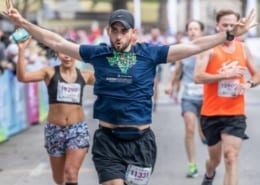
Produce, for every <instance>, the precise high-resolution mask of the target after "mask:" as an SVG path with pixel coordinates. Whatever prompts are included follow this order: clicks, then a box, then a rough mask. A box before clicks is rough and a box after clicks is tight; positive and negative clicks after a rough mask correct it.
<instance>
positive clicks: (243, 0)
mask: <svg viewBox="0 0 260 185" xmlns="http://www.w3.org/2000/svg"><path fill="white" fill-rule="evenodd" d="M240 1H241V12H242V14H241V16H242V17H244V16H245V15H246V1H247V0H240Z"/></svg>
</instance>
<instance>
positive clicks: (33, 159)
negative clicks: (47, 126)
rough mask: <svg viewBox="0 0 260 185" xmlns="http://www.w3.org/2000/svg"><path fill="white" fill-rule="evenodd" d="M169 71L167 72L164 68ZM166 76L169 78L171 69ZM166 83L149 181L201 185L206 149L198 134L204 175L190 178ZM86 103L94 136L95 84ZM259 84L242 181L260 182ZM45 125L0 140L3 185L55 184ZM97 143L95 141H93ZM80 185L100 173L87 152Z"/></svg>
mask: <svg viewBox="0 0 260 185" xmlns="http://www.w3.org/2000/svg"><path fill="white" fill-rule="evenodd" d="M164 70H167V68H166V67H165V68H164ZM165 74H166V75H165V76H164V77H163V78H164V79H167V73H165ZM163 88H164V84H163V83H162V84H160V99H159V105H158V109H157V111H156V112H155V113H154V114H153V124H152V128H153V130H154V132H155V134H156V138H157V145H158V157H157V163H156V167H155V171H154V173H153V175H152V178H151V180H150V183H149V185H159V184H160V185H200V182H201V179H202V178H203V174H204V172H205V169H204V163H205V159H206V158H207V149H206V146H205V145H203V144H202V143H201V141H200V139H199V136H198V134H196V158H197V165H198V169H199V173H200V175H199V177H197V178H195V179H187V178H186V177H185V174H186V171H187V160H186V155H185V149H184V141H183V138H184V125H183V120H182V118H181V116H180V107H179V105H176V104H174V103H173V100H171V99H170V98H169V97H168V96H166V95H164V93H163ZM86 92H87V93H86V95H85V96H86V97H87V104H86V106H85V110H86V115H87V120H88V124H89V128H90V133H91V134H92V136H93V133H94V130H95V129H96V128H97V120H93V119H92V118H91V117H92V111H91V110H92V103H93V99H94V98H95V97H94V96H93V95H91V94H92V88H88V89H86ZM259 93H260V87H257V88H255V89H250V91H248V92H247V105H246V106H247V116H248V118H247V122H248V129H247V134H248V135H249V136H250V139H249V140H247V141H245V142H244V143H243V146H242V148H241V153H240V157H239V166H240V175H239V176H240V177H239V179H240V183H239V184H240V185H260V176H259V174H260V168H258V167H259V160H258V156H260V148H259V146H260V134H259V133H260V131H259V128H260V127H259V123H260V122H259V120H260V114H259V110H260V99H259ZM43 127H44V123H42V124H39V125H36V126H33V127H30V128H29V129H27V130H25V131H24V132H22V133H19V134H17V135H16V136H13V137H11V138H10V140H9V141H7V142H5V143H2V144H0V169H1V170H0V185H5V184H6V185H35V184H36V185H52V184H54V183H53V181H52V177H51V171H50V166H49V163H48V156H47V154H46V151H45V149H44V147H43ZM91 143H92V142H91ZM223 172H224V166H223V161H222V163H221V165H220V166H219V168H218V169H217V175H216V179H215V181H214V185H222V184H223V183H222V182H223ZM79 184H80V185H97V184H98V181H97V175H96V172H95V169H94V167H93V163H92V160H91V153H90V152H89V154H88V155H87V157H86V159H85V161H84V164H83V166H82V168H81V171H80V176H79Z"/></svg>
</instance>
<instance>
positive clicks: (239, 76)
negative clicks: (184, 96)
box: [194, 10, 259, 185]
mask: <svg viewBox="0 0 260 185" xmlns="http://www.w3.org/2000/svg"><path fill="white" fill-rule="evenodd" d="M239 18H240V15H239V14H238V13H236V12H234V11H233V10H221V11H219V12H218V13H217V16H216V22H217V23H216V30H217V31H218V32H222V31H226V32H227V33H229V32H232V29H233V27H234V25H236V24H237V22H238V20H239ZM198 57H200V59H199V60H198V61H199V62H197V63H196V67H195V74H194V75H195V81H196V82H197V83H204V101H203V104H202V110H201V115H202V117H201V128H202V131H203V133H204V135H205V137H206V139H207V144H208V151H209V159H208V160H207V161H206V173H205V176H204V179H203V182H202V184H201V185H212V182H213V179H214V176H215V174H216V168H217V166H218V165H219V164H220V161H221V156H222V154H223V156H224V161H225V177H224V185H238V155H239V150H240V146H241V143H242V140H243V139H246V138H247V135H246V134H245V130H246V116H245V100H244V95H243V93H244V91H245V89H248V88H250V87H254V86H256V84H257V83H259V82H258V77H257V67H256V64H255V62H254V60H253V57H252V55H251V53H250V51H249V49H248V48H247V47H246V46H245V45H244V43H242V42H239V41H236V40H234V37H233V36H232V35H230V37H229V35H228V37H227V41H226V42H224V43H223V44H221V45H219V46H216V47H215V48H213V49H210V50H208V51H206V52H204V53H202V54H201V55H198ZM246 70H248V71H249V73H250V75H251V79H249V80H246V79H245V71H246Z"/></svg>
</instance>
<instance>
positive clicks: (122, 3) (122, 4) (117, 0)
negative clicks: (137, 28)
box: [112, 0, 127, 11]
mask: <svg viewBox="0 0 260 185" xmlns="http://www.w3.org/2000/svg"><path fill="white" fill-rule="evenodd" d="M126 4H127V0H113V1H112V7H113V11H114V10H117V9H126V8H127V7H126Z"/></svg>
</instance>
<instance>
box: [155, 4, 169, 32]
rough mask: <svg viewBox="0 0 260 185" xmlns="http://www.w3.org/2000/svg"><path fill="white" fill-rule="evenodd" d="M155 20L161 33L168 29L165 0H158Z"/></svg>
mask: <svg viewBox="0 0 260 185" xmlns="http://www.w3.org/2000/svg"><path fill="white" fill-rule="evenodd" d="M157 21H158V25H159V28H160V29H161V31H162V32H163V33H164V32H166V31H168V19H167V0H160V6H159V10H158V20H157Z"/></svg>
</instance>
